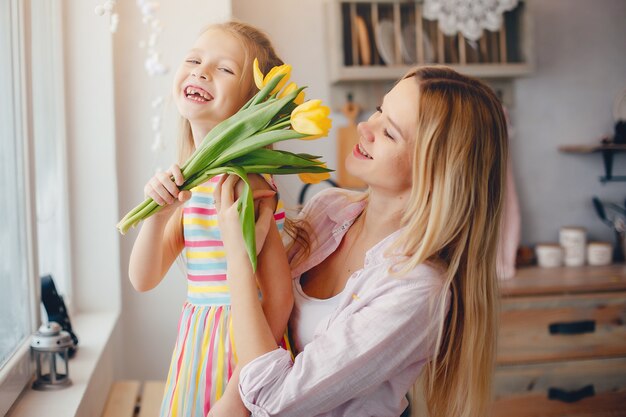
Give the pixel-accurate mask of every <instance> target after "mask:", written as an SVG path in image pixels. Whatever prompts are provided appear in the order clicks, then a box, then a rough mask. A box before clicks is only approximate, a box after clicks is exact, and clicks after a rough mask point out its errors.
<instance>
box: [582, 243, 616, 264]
mask: <svg viewBox="0 0 626 417" xmlns="http://www.w3.org/2000/svg"><path fill="white" fill-rule="evenodd" d="M612 260H613V245H611V244H610V243H609V242H590V243H589V244H588V245H587V263H588V264H589V265H596V266H602V265H610V264H611V261H612Z"/></svg>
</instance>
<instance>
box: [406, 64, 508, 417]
mask: <svg viewBox="0 0 626 417" xmlns="http://www.w3.org/2000/svg"><path fill="white" fill-rule="evenodd" d="M407 78H414V79H415V80H416V82H417V83H418V87H419V96H418V97H417V100H418V123H417V132H416V135H415V138H416V140H415V148H414V155H413V156H414V158H415V160H414V163H413V184H412V190H411V195H410V197H409V201H408V204H407V208H406V211H405V213H404V217H403V225H404V226H405V231H404V232H403V233H402V235H401V236H400V238H399V239H398V241H397V242H396V244H395V246H394V247H395V248H399V249H401V251H402V252H403V253H404V254H406V255H408V257H409V258H408V261H407V262H406V264H404V265H403V270H410V269H412V268H414V267H415V266H417V265H418V264H421V263H424V262H429V261H430V262H435V263H439V264H442V263H443V264H444V268H445V286H444V288H445V290H446V291H448V290H449V293H450V303H449V309H448V312H447V315H446V314H445V310H444V306H445V302H444V297H446V293H442V294H441V295H440V299H439V300H437V301H438V302H437V303H436V304H435V305H438V306H439V318H440V320H439V323H441V326H440V328H439V331H438V336H437V344H436V350H435V352H436V353H435V357H434V358H433V360H432V361H431V362H430V363H429V364H428V365H427V367H426V369H425V384H424V390H425V397H426V403H427V406H428V409H429V413H430V416H431V417H449V416H454V417H476V416H484V415H486V414H487V410H488V406H489V403H490V401H491V380H492V375H493V366H494V362H495V355H496V334H497V317H498V311H497V305H498V291H497V279H496V248H497V241H498V229H499V225H500V215H501V212H502V206H503V202H504V198H503V194H504V183H505V174H506V172H505V171H506V158H507V146H508V145H507V130H506V121H505V117H504V113H503V110H502V105H501V103H500V101H499V100H498V98H497V97H496V95H495V94H494V92H493V91H492V90H491V89H490V88H489V87H487V86H486V85H485V84H483V83H482V82H480V81H478V80H476V79H474V78H470V77H466V76H463V75H461V74H458V73H457V72H455V71H453V70H451V69H449V68H446V67H422V68H417V69H415V70H413V71H411V72H409V73H408V74H407V75H406V76H405V77H404V79H407Z"/></svg>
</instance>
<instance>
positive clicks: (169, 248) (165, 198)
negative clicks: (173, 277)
mask: <svg viewBox="0 0 626 417" xmlns="http://www.w3.org/2000/svg"><path fill="white" fill-rule="evenodd" d="M171 176H174V181H172V180H171V178H170V177H171ZM183 181H184V180H183V176H182V173H181V172H180V168H179V167H178V166H177V165H173V166H172V167H171V168H170V169H169V170H168V171H166V172H160V173H158V174H156V175H155V176H154V177H152V178H151V179H150V181H148V183H147V184H146V186H145V187H144V193H145V195H146V196H148V197H151V198H152V199H154V201H156V202H157V203H158V204H159V205H161V206H162V207H163V208H162V209H161V210H160V211H159V212H158V213H156V214H154V215H152V216H151V217H149V218H148V219H146V220H145V221H144V222H143V225H142V226H141V229H140V231H139V235H138V236H137V239H136V240H135V244H134V245H133V250H132V252H131V254H130V262H129V267H128V276H129V278H130V282H131V283H132V284H133V287H134V288H135V289H136V290H137V291H148V290H151V289H152V288H154V287H156V286H157V285H158V284H159V283H160V282H161V280H162V279H163V277H164V276H165V274H166V273H167V271H168V270H169V268H170V267H171V266H172V263H174V260H175V259H176V257H177V256H178V254H179V253H180V252H181V251H182V250H183V247H184V241H183V234H182V224H181V214H182V204H183V203H184V202H185V201H187V200H188V199H189V198H191V193H190V192H189V191H182V192H180V191H179V190H178V186H177V185H181V184H182V183H183Z"/></svg>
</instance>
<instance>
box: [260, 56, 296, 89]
mask: <svg viewBox="0 0 626 417" xmlns="http://www.w3.org/2000/svg"><path fill="white" fill-rule="evenodd" d="M253 74H254V84H256V86H257V88H258V89H259V90H260V89H262V88H263V86H265V85H266V84H267V83H268V82H269V81H270V80H271V79H272V78H274V77H276V76H277V75H283V74H285V76H284V77H283V79H282V80H280V82H279V83H278V84H277V85H276V87H274V89H273V90H272V92H271V93H270V95H272V94H276V93H277V92H279V91H280V90H281V89H282V88H283V87H284V86H285V84H287V81H289V77H290V76H291V65H289V64H283V65H279V66H277V67H274V68H272V69H271V70H270V72H268V73H267V75H266V76H265V77H264V76H263V73H262V72H261V69H260V68H259V60H258V59H257V58H254V64H253Z"/></svg>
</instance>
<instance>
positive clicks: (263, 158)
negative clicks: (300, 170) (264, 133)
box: [230, 148, 322, 167]
mask: <svg viewBox="0 0 626 417" xmlns="http://www.w3.org/2000/svg"><path fill="white" fill-rule="evenodd" d="M230 163H231V164H232V165H235V166H245V165H278V166H280V165H292V166H303V167H306V166H313V165H321V164H322V163H321V162H319V161H315V160H310V159H306V158H301V157H300V156H298V155H296V154H294V153H291V152H287V151H278V150H272V149H267V148H260V149H255V150H252V151H250V152H248V153H246V154H245V155H243V156H240V157H239V158H236V159H232V160H231V161H230Z"/></svg>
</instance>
